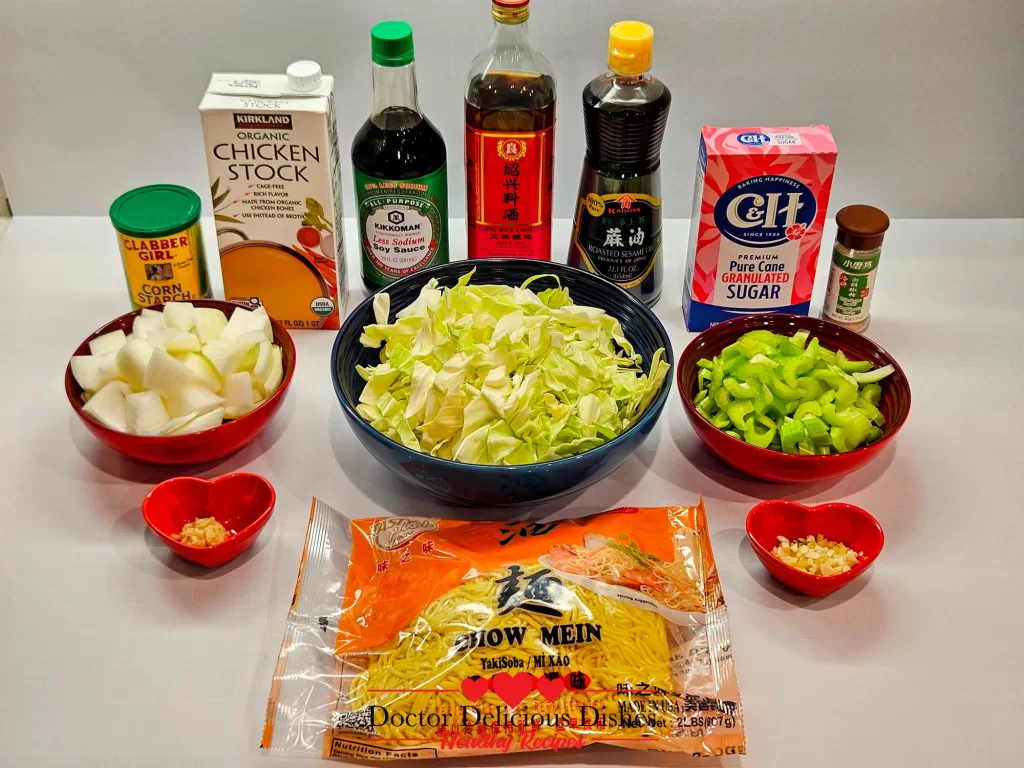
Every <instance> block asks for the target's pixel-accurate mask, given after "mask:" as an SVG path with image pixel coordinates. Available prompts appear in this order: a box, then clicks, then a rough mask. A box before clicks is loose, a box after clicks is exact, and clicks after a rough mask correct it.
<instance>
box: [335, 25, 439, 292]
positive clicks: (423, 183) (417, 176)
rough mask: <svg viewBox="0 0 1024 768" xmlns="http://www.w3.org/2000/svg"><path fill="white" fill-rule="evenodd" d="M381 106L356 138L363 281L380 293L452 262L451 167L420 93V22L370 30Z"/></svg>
mask: <svg viewBox="0 0 1024 768" xmlns="http://www.w3.org/2000/svg"><path fill="white" fill-rule="evenodd" d="M370 50H371V53H372V58H373V111H372V112H371V113H370V117H369V119H368V120H367V121H366V122H365V123H363V126H362V128H360V129H359V131H358V132H357V133H356V136H355V139H354V140H353V141H352V165H353V168H354V171H355V189H356V210H357V212H358V217H359V241H360V245H361V251H362V274H363V283H364V284H365V285H366V287H367V288H368V289H370V290H371V291H375V290H377V289H378V288H381V287H383V286H385V285H388V284H389V283H393V282H394V281H395V280H398V279H399V278H402V277H405V276H406V275H409V274H412V273H413V272H418V271H419V270H421V269H425V268H427V267H429V266H433V265H435V264H443V263H446V262H447V261H448V167H447V153H446V151H445V146H444V139H443V138H441V134H440V133H439V132H438V130H437V129H436V128H435V127H434V126H433V125H432V124H431V122H430V121H429V120H427V118H426V117H425V116H424V115H423V112H422V110H421V109H420V105H419V98H418V96H417V92H416V70H415V64H414V57H413V45H412V27H410V26H409V25H408V24H407V23H405V22H404V21H383V22H381V23H380V24H377V25H376V26H374V27H373V29H372V30H370Z"/></svg>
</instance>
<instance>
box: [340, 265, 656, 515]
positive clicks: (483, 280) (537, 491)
mask: <svg viewBox="0 0 1024 768" xmlns="http://www.w3.org/2000/svg"><path fill="white" fill-rule="evenodd" d="M474 268H475V269H476V274H475V275H474V276H473V282H474V283H475V284H480V285H482V284H495V283H497V284H501V285H514V286H518V285H521V284H522V283H523V282H524V281H525V280H526V279H528V278H530V277H533V276H534V275H536V274H537V273H538V272H539V271H543V272H545V273H550V274H553V275H557V276H558V278H559V280H561V282H562V285H563V286H566V287H568V288H569V291H570V293H571V295H572V299H573V301H574V302H575V303H576V304H584V305H588V306H592V307H600V308H601V309H604V310H605V311H606V312H608V313H609V314H610V315H613V316H614V317H616V318H618V320H619V322H620V323H621V324H622V330H623V332H624V334H625V336H626V338H627V339H629V341H630V343H632V345H633V347H634V349H635V350H636V351H637V352H639V353H640V354H641V355H643V360H644V364H645V365H649V364H650V361H651V358H652V356H653V355H654V352H655V351H656V350H657V349H658V348H659V347H664V348H665V360H666V361H667V362H668V363H669V365H671V364H672V361H673V360H674V357H673V354H672V343H671V342H670V341H669V338H668V334H667V333H666V332H665V328H664V327H663V326H662V324H661V322H660V321H659V320H658V318H657V317H655V316H654V313H653V312H651V310H650V309H648V308H647V307H646V306H645V305H644V304H643V303H642V302H640V301H638V300H637V299H635V298H633V296H631V295H630V294H629V293H627V292H626V291H624V290H622V289H621V288H619V287H618V286H617V285H615V283H612V282H610V281H608V280H605V279H604V278H602V277H598V276H597V275H592V274H590V273H589V272H583V271H581V270H578V269H573V268H571V267H567V266H564V265H562V264H553V263H539V262H536V261H527V260H520V259H480V260H476V261H456V262H452V263H450V264H442V265H440V266H437V267H432V268H430V269H426V270H423V271H422V272H417V273H416V274H413V275H410V276H409V277H406V278H403V279H401V280H399V281H398V282H396V283H394V284H392V285H391V286H389V287H388V289H387V291H388V293H389V294H391V317H390V318H389V319H390V320H391V321H393V320H394V316H395V313H396V312H398V311H399V310H401V309H402V308H403V307H406V306H408V305H409V304H411V303H412V302H413V301H414V300H415V299H416V297H417V296H418V295H419V293H420V288H422V287H423V285H424V284H425V283H426V282H427V281H428V280H430V279H431V278H434V279H436V280H437V282H438V283H439V284H440V285H441V286H447V287H450V286H453V285H455V283H456V282H457V281H458V279H459V278H460V277H461V276H462V275H464V274H465V273H466V272H467V271H468V270H470V269H474ZM554 285H555V283H554V281H553V280H552V281H546V280H538V281H536V282H534V283H531V285H530V287H531V288H532V289H533V290H536V291H540V290H544V289H545V288H549V287H554ZM373 322H374V317H373V297H372V296H371V297H369V298H367V299H366V301H364V302H363V303H362V304H360V305H359V306H358V307H356V308H355V310H353V311H352V313H351V314H350V315H349V316H348V319H347V320H346V321H345V324H344V325H343V326H342V327H341V330H340V331H338V336H337V338H336V339H335V342H334V350H333V352H332V353H331V376H332V377H333V379H334V391H335V392H336V393H337V395H338V401H339V402H340V403H341V407H342V409H343V410H344V412H345V415H346V416H347V417H348V420H349V421H350V422H351V423H352V431H353V432H355V434H356V437H358V438H359V440H360V442H361V443H362V444H363V445H364V446H365V447H366V449H367V450H368V451H369V452H370V453H371V454H373V455H374V456H375V457H376V458H377V460H378V461H380V462H381V463H382V464H383V465H384V466H386V467H388V468H389V469H390V470H392V471H393V472H394V473H395V474H396V475H398V476H400V477H402V478H404V479H405V480H408V481H410V482H412V483H415V484H416V485H418V486H420V487H422V488H425V489H426V490H428V491H431V492H432V493H434V494H436V495H437V496H440V497H441V498H442V499H445V500H446V501H450V502H454V503H458V504H469V505H474V506H485V507H497V506H510V505H515V504H527V503H530V502H535V501H539V500H540V499H548V498H551V497H554V496H559V495H562V494H566V493H569V492H570V491H573V490H579V489H582V488H584V487H586V486H588V485H590V484H591V483H595V482H597V481H598V480H600V479H601V478H602V477H604V476H605V475H607V474H608V473H609V472H611V471H612V470H614V469H615V468H617V467H618V466H619V465H620V464H622V462H624V461H625V460H626V459H627V458H629V456H630V455H631V454H632V453H633V451H635V450H636V448H637V446H639V445H640V443H641V442H643V440H644V438H645V437H647V435H648V434H650V432H651V430H652V429H653V428H654V425H655V423H656V422H657V421H658V417H659V416H660V415H661V411H662V408H664V407H665V401H666V400H667V399H668V393H669V390H670V389H671V388H672V374H671V372H669V374H668V375H667V376H666V377H665V382H664V384H662V386H661V389H660V391H659V392H658V396H657V397H656V398H655V399H654V401H653V402H652V403H651V405H650V407H649V408H648V409H647V411H646V412H645V413H644V414H643V415H642V416H641V417H640V418H639V419H638V420H637V421H636V423H635V424H633V426H631V427H630V428H629V429H627V430H626V431H625V432H623V433H622V434H621V435H619V436H618V437H617V438H615V439H614V440H612V441H610V442H608V443H605V444H604V445H602V446H599V447H598V448H594V449H593V450H590V451H587V452H585V453H581V454H579V455H578V456H570V457H569V458H565V459H558V460H556V461H546V462H542V463H540V464H528V465H523V466H515V467H495V466H484V465H480V464H463V463H461V462H456V461H449V460H447V459H438V458H435V457H433V456H430V455H429V454H423V453H418V452H416V451H413V450H410V449H408V448H406V447H405V446H403V445H401V444H399V443H396V442H395V441H393V440H391V439H390V438H388V437H385V436H384V435H382V434H381V433H380V432H378V431H377V430H375V429H374V428H373V427H371V426H370V425H369V424H368V423H367V422H366V421H365V420H364V419H363V418H362V417H361V416H360V415H359V414H358V413H356V409H355V406H356V405H357V404H358V402H359V393H360V392H362V390H363V384H364V382H363V380H362V379H361V378H360V377H359V374H358V373H356V366H357V365H377V364H379V363H380V350H379V349H368V348H366V347H364V346H363V345H362V344H360V343H359V336H360V334H361V332H362V329H363V326H365V325H368V324H370V323H373Z"/></svg>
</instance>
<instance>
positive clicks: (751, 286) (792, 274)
mask: <svg viewBox="0 0 1024 768" xmlns="http://www.w3.org/2000/svg"><path fill="white" fill-rule="evenodd" d="M836 153H837V149H836V144H835V141H834V140H833V139H832V133H831V131H830V130H829V128H828V126H824V125H814V126H808V127H803V128H713V127H709V126H704V128H703V129H702V131H701V140H700V149H699V155H698V159H697V181H696V185H695V189H694V204H693V213H692V216H691V218H690V221H691V225H690V242H689V249H688V255H687V264H686V277H685V279H684V283H683V312H684V314H685V317H686V327H687V328H688V329H689V330H691V331H702V330H704V329H705V328H708V327H709V326H712V325H715V324H716V323H720V322H723V321H725V320H729V319H731V318H733V317H736V316H738V315H746V314H756V313H763V312H783V313H791V314H798V315H806V314H807V312H808V310H809V308H810V301H811V289H812V287H813V285H814V272H815V265H816V263H817V259H818V251H819V249H820V247H821V233H822V229H823V227H824V224H825V217H826V208H827V206H828V196H829V192H830V190H831V188H832V175H833V172H834V170H835V163H836Z"/></svg>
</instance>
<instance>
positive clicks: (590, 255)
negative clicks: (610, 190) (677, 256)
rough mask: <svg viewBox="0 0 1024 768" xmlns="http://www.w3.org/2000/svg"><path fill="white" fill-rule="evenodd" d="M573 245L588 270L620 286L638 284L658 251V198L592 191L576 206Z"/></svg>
mask: <svg viewBox="0 0 1024 768" xmlns="http://www.w3.org/2000/svg"><path fill="white" fill-rule="evenodd" d="M573 245H574V247H576V248H577V249H578V250H579V253H580V256H581V257H582V259H583V262H584V264H586V266H587V269H588V270H590V271H591V272H596V273H597V274H599V275H602V276H603V277H606V278H608V279H609V280H613V281H615V282H616V283H618V284H619V285H621V286H622V287H623V288H633V287H635V286H637V285H640V283H641V282H643V280H644V278H645V277H647V275H649V274H650V273H651V270H653V269H654V264H655V262H656V261H657V259H658V256H659V254H660V251H661V200H659V199H658V198H656V197H651V196H650V195H644V194H629V193H617V194H612V195H598V194H597V193H594V192H591V193H590V194H588V195H587V196H586V197H585V198H582V199H580V201H579V205H578V206H577V209H576V222H575V226H574V227H573Z"/></svg>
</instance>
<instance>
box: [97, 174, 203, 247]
mask: <svg viewBox="0 0 1024 768" xmlns="http://www.w3.org/2000/svg"><path fill="white" fill-rule="evenodd" d="M201 210H202V203H200V201H199V195H197V194H196V193H195V192H193V191H192V190H191V189H188V188H187V187H179V186H178V185H177V184H150V185H149V186H148V187H139V188H138V189H133V190H130V191H128V192H125V193H124V194H123V195H121V196H120V197H119V198H117V200H115V201H114V202H113V204H112V205H111V206H110V221H111V222H112V223H113V225H114V229H116V230H117V231H118V232H120V233H122V234H125V235H128V236H130V237H164V236H166V235H173V234H177V233H178V232H181V231H182V230H183V229H188V228H189V227H190V226H192V225H193V224H195V223H196V222H197V221H199V214H200V211H201Z"/></svg>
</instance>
